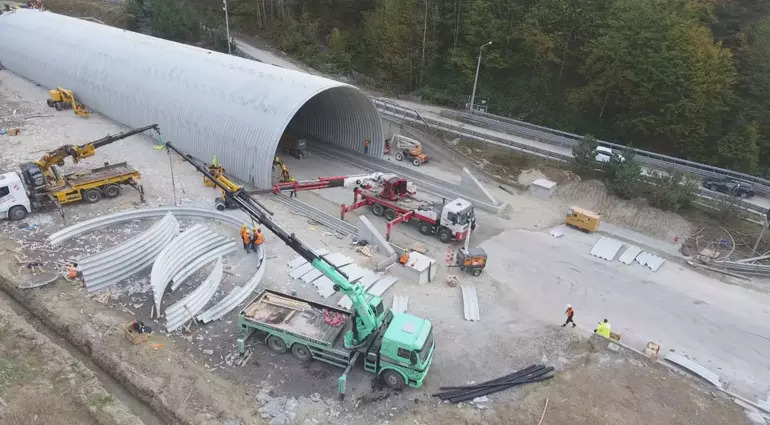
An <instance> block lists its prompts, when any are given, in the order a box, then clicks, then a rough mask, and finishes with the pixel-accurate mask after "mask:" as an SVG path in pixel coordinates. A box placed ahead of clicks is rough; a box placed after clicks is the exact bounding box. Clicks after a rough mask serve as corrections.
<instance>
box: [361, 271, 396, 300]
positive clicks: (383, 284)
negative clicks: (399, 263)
mask: <svg viewBox="0 0 770 425" xmlns="http://www.w3.org/2000/svg"><path fill="white" fill-rule="evenodd" d="M397 281H398V278H397V277H395V276H391V275H389V274H388V275H385V276H383V277H382V278H381V279H380V280H378V281H377V283H375V284H374V285H373V286H372V287H371V288H369V290H368V291H366V292H368V293H370V294H372V295H377V296H380V295H382V294H384V293H385V291H387V290H388V288H390V287H391V286H392V285H393V284H394V283H396V282H397Z"/></svg>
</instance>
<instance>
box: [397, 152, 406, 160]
mask: <svg viewBox="0 0 770 425" xmlns="http://www.w3.org/2000/svg"><path fill="white" fill-rule="evenodd" d="M403 160H404V154H402V153H401V152H396V161H403Z"/></svg>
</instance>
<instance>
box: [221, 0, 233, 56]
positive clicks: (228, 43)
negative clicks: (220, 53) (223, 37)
mask: <svg viewBox="0 0 770 425" xmlns="http://www.w3.org/2000/svg"><path fill="white" fill-rule="evenodd" d="M222 3H224V4H225V7H224V10H225V28H227V53H228V54H231V55H232V54H233V52H232V51H231V50H230V19H229V18H228V17H227V0H222Z"/></svg>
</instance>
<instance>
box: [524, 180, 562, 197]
mask: <svg viewBox="0 0 770 425" xmlns="http://www.w3.org/2000/svg"><path fill="white" fill-rule="evenodd" d="M555 190H556V182H552V181H550V180H546V179H537V180H535V181H533V182H532V184H531V185H529V193H530V194H532V195H533V196H536V197H538V198H550V197H551V195H553V192H554V191H555Z"/></svg>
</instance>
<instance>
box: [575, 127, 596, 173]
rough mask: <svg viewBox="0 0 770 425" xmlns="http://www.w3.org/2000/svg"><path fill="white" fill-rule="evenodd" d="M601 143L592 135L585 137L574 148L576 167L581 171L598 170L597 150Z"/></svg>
mask: <svg viewBox="0 0 770 425" xmlns="http://www.w3.org/2000/svg"><path fill="white" fill-rule="evenodd" d="M597 147H599V142H598V141H597V140H596V138H595V137H594V136H592V135H590V134H587V135H585V136H583V138H582V139H581V140H580V142H578V144H577V145H575V146H573V147H572V157H573V158H574V159H575V166H577V168H578V170H580V171H592V170H593V169H594V168H596V165H597V164H596V148H597Z"/></svg>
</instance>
